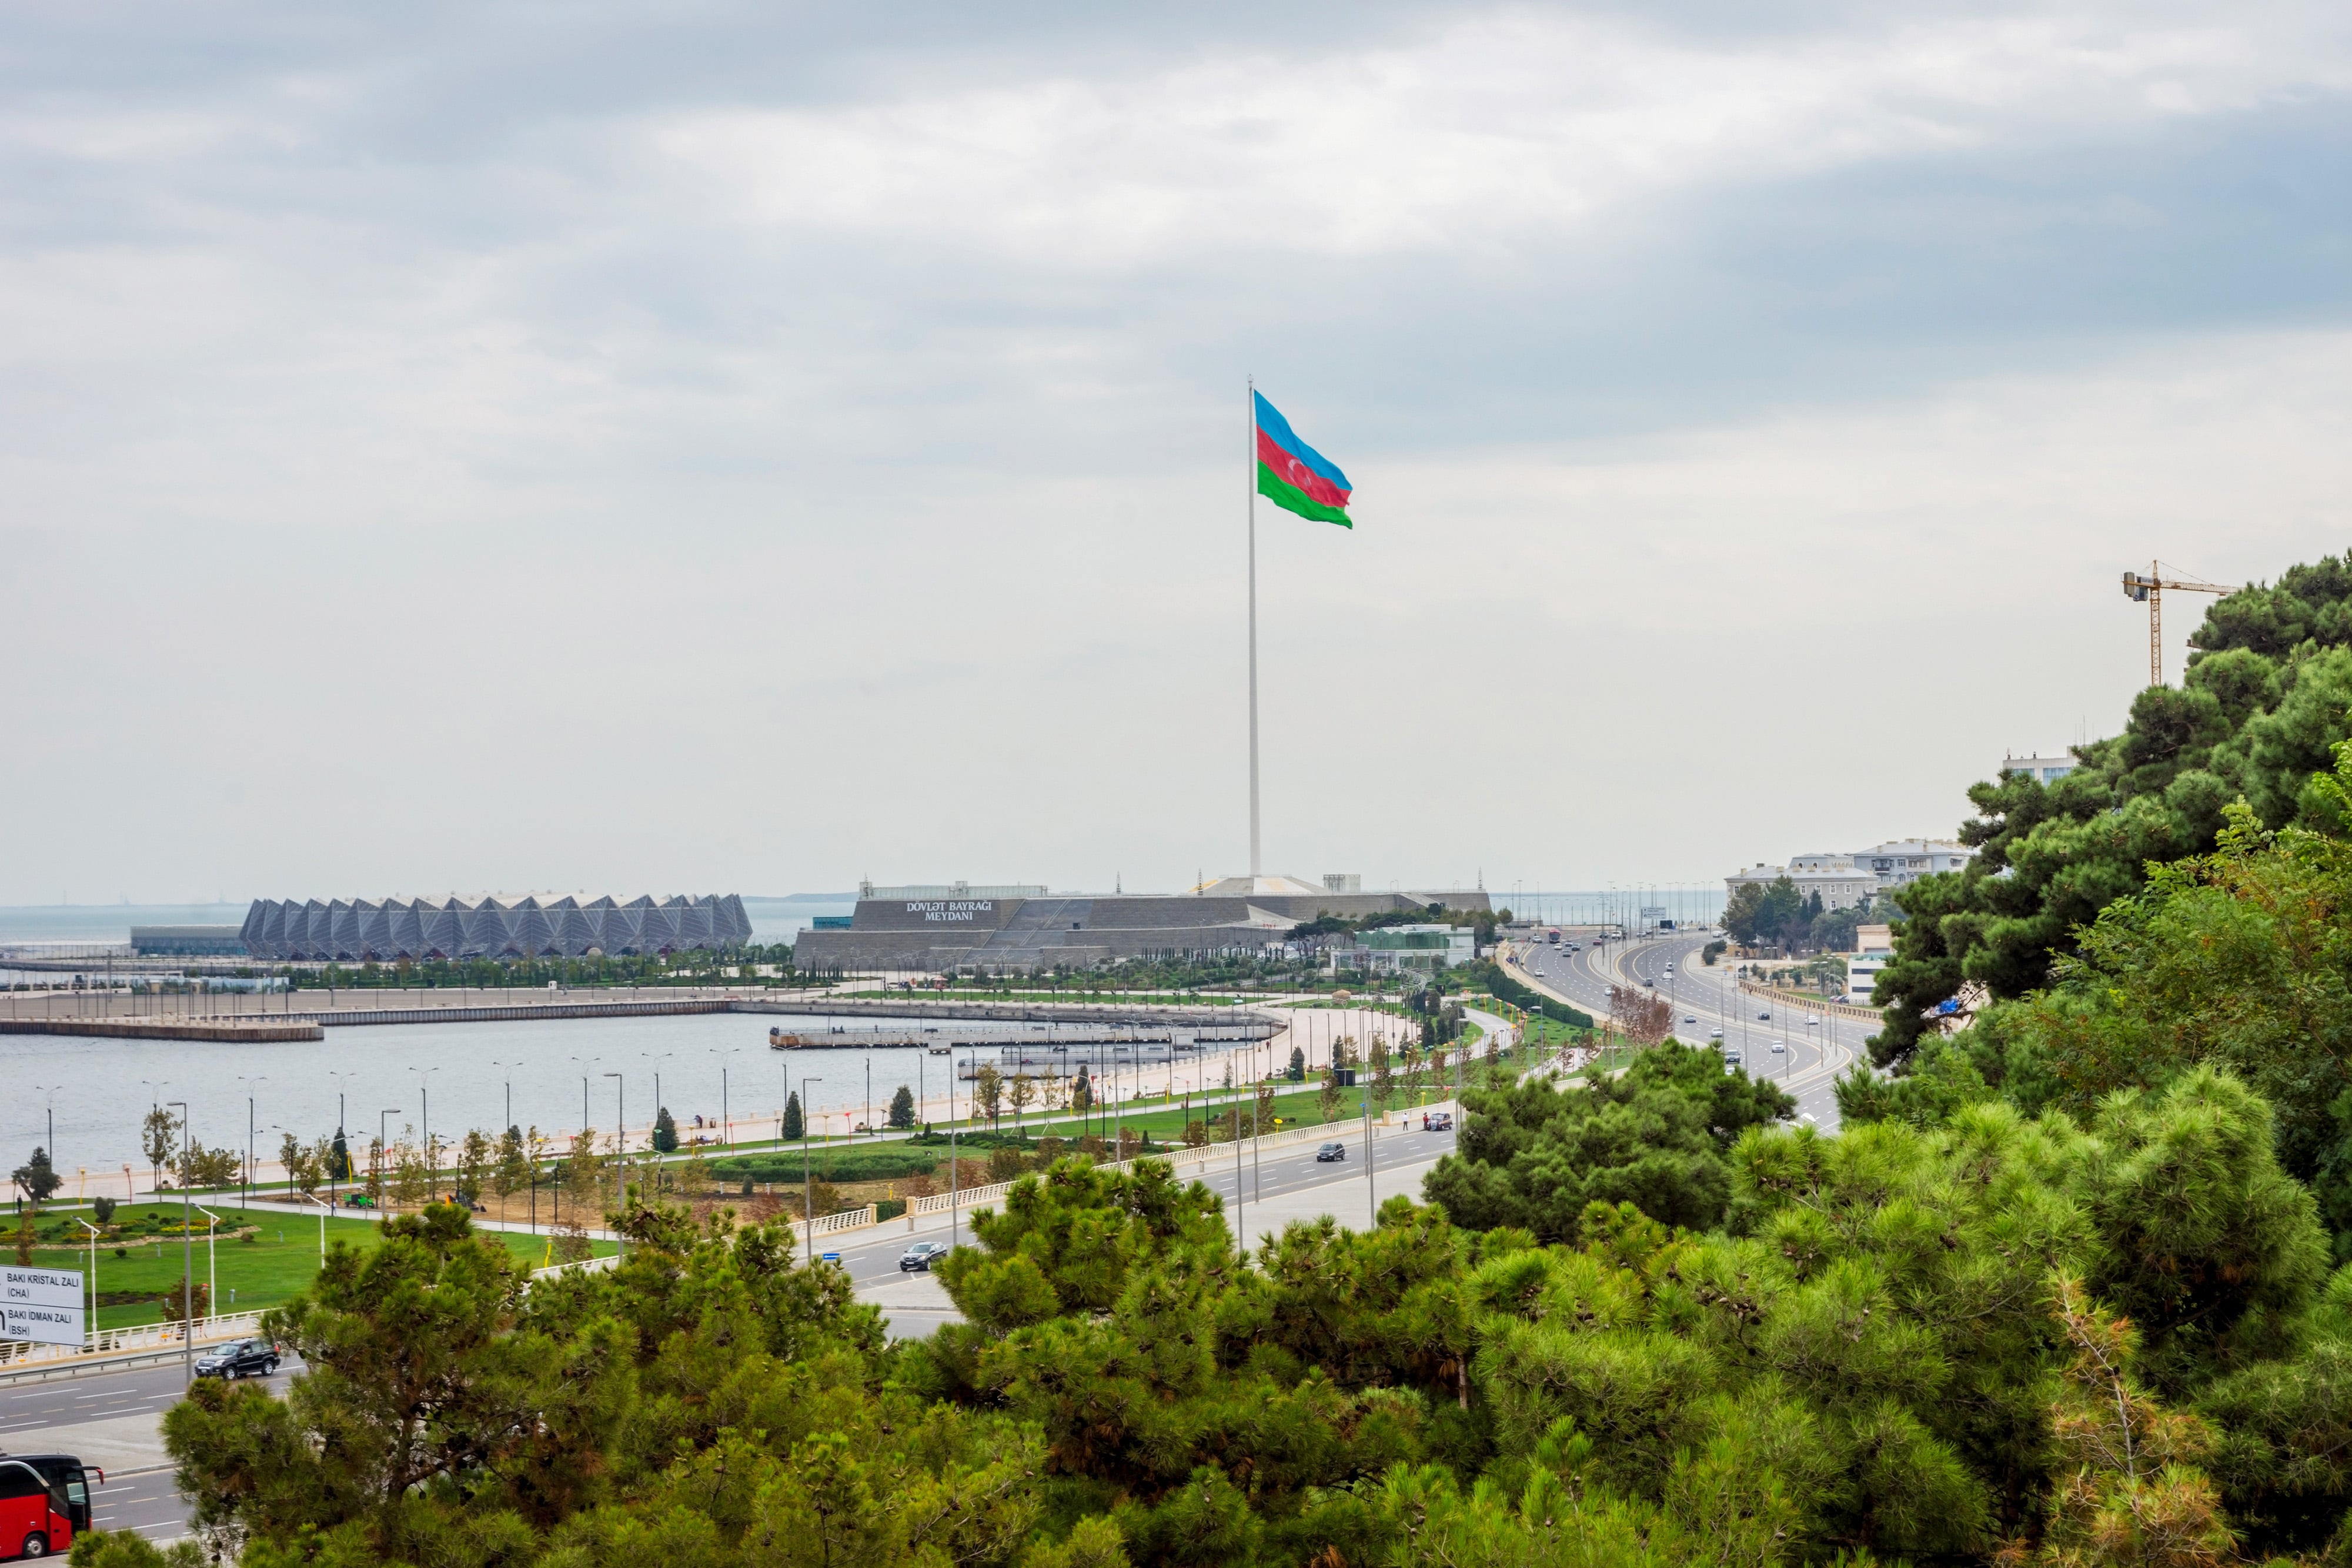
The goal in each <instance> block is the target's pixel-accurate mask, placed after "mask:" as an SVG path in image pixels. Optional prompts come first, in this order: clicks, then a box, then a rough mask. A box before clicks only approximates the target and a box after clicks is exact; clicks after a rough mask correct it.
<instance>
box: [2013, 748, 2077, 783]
mask: <svg viewBox="0 0 2352 1568" xmlns="http://www.w3.org/2000/svg"><path fill="white" fill-rule="evenodd" d="M2081 766H2083V765H2082V764H2081V763H2079V762H2077V761H2075V760H2074V758H2073V757H2072V756H2071V755H2068V756H2063V757H2044V756H2042V755H2041V754H2040V753H2039V752H2036V753H2035V754H2034V755H2032V756H2031V757H2011V756H2010V755H2009V754H2008V753H2007V752H2003V753H2002V754H2001V758H2000V767H1998V768H1994V769H1993V770H1992V771H1993V777H1994V778H1996V779H1998V778H2000V776H2001V775H2002V774H2004V773H2022V774H2024V775H2025V776H2026V777H2027V778H2029V779H2033V780H2035V781H2036V782H2037V783H2042V784H2055V783H2056V782H2058V780H2059V779H2063V778H2065V777H2066V775H2068V774H2069V773H2072V772H2074V769H2076V768H2080V767H2081Z"/></svg>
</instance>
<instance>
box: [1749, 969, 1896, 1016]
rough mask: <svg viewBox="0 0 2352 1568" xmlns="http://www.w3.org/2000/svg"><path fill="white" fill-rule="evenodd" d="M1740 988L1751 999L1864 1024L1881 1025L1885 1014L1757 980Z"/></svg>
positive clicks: (1879, 1010) (1850, 1003)
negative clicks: (1854, 1020) (1807, 1009)
mask: <svg viewBox="0 0 2352 1568" xmlns="http://www.w3.org/2000/svg"><path fill="white" fill-rule="evenodd" d="M1739 988H1740V989H1741V990H1743V991H1746V992H1747V993H1748V995H1749V996H1751V997H1769V998H1771V999H1773V1000H1774V1001H1780V1002H1786V1003H1788V1004H1789V1005H1790V1007H1792V1008H1809V1009H1811V1010H1813V1011H1814V1012H1822V1013H1829V1014H1832V1015H1833V1016H1835V1017H1837V1018H1842V1019H1859V1020H1860V1021H1862V1022H1864V1023H1880V1022H1884V1021H1885V1017H1886V1015H1885V1012H1884V1011H1883V1010H1882V1009H1878V1008H1858V1007H1856V1006H1854V1005H1853V1003H1852V1002H1833V1001H1831V1000H1830V999H1829V998H1826V997H1814V996H1808V995H1806V994H1805V993H1804V992H1803V991H1791V990H1785V989H1783V988H1780V987H1779V986H1767V985H1764V984H1761V983H1760V982H1759V981H1755V980H1742V981H1740V982H1739Z"/></svg>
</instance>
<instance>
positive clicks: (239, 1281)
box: [33, 1203, 612, 1329]
mask: <svg viewBox="0 0 2352 1568" xmlns="http://www.w3.org/2000/svg"><path fill="white" fill-rule="evenodd" d="M206 1207H210V1208H211V1209H212V1210H213V1212H214V1213H215V1214H217V1215H219V1216H220V1217H221V1221H222V1225H221V1229H222V1232H223V1234H222V1235H220V1236H219V1237H217V1238H216V1239H214V1240H213V1241H212V1242H211V1243H210V1246H211V1249H212V1251H211V1257H210V1263H209V1267H213V1268H217V1270H219V1273H218V1278H219V1281H220V1304H219V1309H218V1310H219V1311H221V1312H244V1311H247V1310H248V1309H250V1308H255V1307H269V1306H276V1305H277V1304H278V1302H280V1301H285V1300H287V1299H288V1298H289V1297H291V1296H294V1295H296V1294H298V1293H299V1292H300V1291H302V1290H304V1289H305V1288H306V1287H308V1286H309V1284H310V1281H311V1278H312V1277H313V1276H314V1275H316V1274H317V1273H318V1271H319V1220H318V1216H317V1214H316V1213H315V1211H314V1212H312V1213H310V1214H292V1213H286V1212H282V1211H277V1210H271V1209H260V1208H256V1209H240V1208H233V1207H232V1208H223V1207H220V1206H218V1205H216V1204H214V1205H207V1206H206ZM57 1212H58V1210H56V1209H55V1208H50V1209H45V1210H44V1211H43V1214H44V1216H45V1217H47V1216H49V1215H54V1214H56V1213H57ZM81 1212H82V1213H84V1214H87V1213H88V1212H89V1211H88V1210H87V1209H84V1210H82V1211H81ZM114 1218H115V1221H116V1223H118V1224H122V1223H126V1222H129V1223H134V1224H135V1223H136V1222H138V1221H141V1220H144V1219H149V1218H153V1219H158V1220H161V1221H163V1222H164V1223H166V1224H169V1225H173V1226H176V1225H177V1224H178V1223H179V1220H180V1206H179V1205H178V1204H176V1203H163V1204H150V1203H142V1204H135V1205H134V1204H124V1205H122V1206H121V1207H118V1208H117V1209H116V1210H115V1211H114ZM196 1226H197V1234H196V1237H195V1277H196V1281H197V1283H199V1284H204V1283H205V1282H206V1281H207V1280H208V1279H209V1278H210V1276H209V1275H208V1273H207V1268H208V1262H207V1257H206V1252H205V1248H206V1241H205V1236H204V1234H203V1227H204V1218H203V1217H202V1216H201V1215H199V1216H198V1217H197V1219H196ZM248 1227H249V1228H251V1229H252V1231H253V1232H254V1239H251V1240H247V1239H245V1237H244V1236H241V1235H238V1234H236V1232H237V1231H239V1230H242V1229H245V1228H248ZM489 1234H491V1235H492V1236H494V1237H495V1238H496V1239H498V1240H500V1241H503V1242H504V1243H505V1244H506V1246H507V1248H508V1249H509V1251H511V1252H512V1253H513V1254H514V1255H515V1257H516V1258H517V1260H520V1261H522V1262H524V1263H527V1264H529V1265H530V1266H531V1267H532V1268H538V1267H540V1266H541V1264H542V1263H544V1262H546V1261H548V1259H547V1256H546V1254H547V1238H546V1237H544V1236H529V1235H516V1234H513V1233H512V1232H490V1233H489ZM327 1239H328V1241H329V1242H330V1243H333V1242H337V1241H340V1242H341V1243H343V1244H344V1245H345V1246H347V1247H357V1248H362V1249H366V1248H372V1247H375V1246H377V1245H379V1244H381V1242H382V1240H383V1237H382V1235H381V1233H380V1232H378V1230H377V1229H376V1227H375V1222H374V1221H373V1220H372V1219H346V1218H340V1217H339V1218H330V1219H329V1220H328V1221H327ZM181 1248H182V1243H181V1240H180V1239H179V1238H178V1237H177V1236H172V1237H168V1238H163V1239H156V1238H153V1237H142V1238H137V1239H127V1240H126V1241H125V1243H124V1246H123V1250H124V1251H125V1252H126V1253H127V1254H128V1256H126V1257H121V1258H117V1257H116V1256H115V1255H114V1248H113V1247H112V1246H110V1245H109V1244H107V1243H106V1242H104V1241H101V1242H100V1244H99V1249H98V1289H99V1294H100V1296H113V1295H115V1294H117V1293H118V1292H123V1293H137V1294H146V1295H152V1296H154V1297H156V1298H158V1299H157V1300H153V1301H131V1302H119V1303H117V1304H115V1305H111V1306H109V1305H100V1308H99V1321H98V1326H99V1327H100V1328H110V1329H112V1328H131V1327H135V1326H136V1325H138V1324H140V1323H152V1322H160V1321H161V1320H162V1318H163V1301H161V1299H160V1298H161V1297H162V1295H163V1292H164V1291H168V1290H170V1289H172V1288H173V1286H175V1285H177V1284H178V1283H179V1281H180V1264H181V1260H182V1250H181ZM596 1250H597V1251H598V1252H600V1253H602V1252H609V1251H611V1250H612V1244H611V1243H610V1242H599V1243H597V1244H596ZM33 1259H34V1261H35V1262H36V1263H37V1264H39V1265H41V1266H44V1267H47V1268H54V1269H77V1270H83V1271H84V1272H85V1273H87V1271H88V1270H89V1261H90V1260H89V1248H88V1247H74V1248H67V1247H37V1248H35V1249H34V1251H33ZM86 1282H87V1281H85V1283H86ZM231 1291H235V1292H236V1294H235V1297H234V1299H232V1297H231V1295H230V1292H231Z"/></svg>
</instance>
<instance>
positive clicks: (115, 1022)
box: [0, 1019, 327, 1045]
mask: <svg viewBox="0 0 2352 1568" xmlns="http://www.w3.org/2000/svg"><path fill="white" fill-rule="evenodd" d="M0 1034H71V1035H86V1036H95V1037H97V1038H98V1039H100V1040H212V1041H214V1042H215V1043H217V1044H225V1045H274V1044H281V1043H286V1042H289V1041H299V1040H324V1039H326V1038H327V1031H326V1030H324V1029H322V1028H320V1026H319V1025H318V1024H317V1023H316V1022H315V1021H312V1020H310V1019H279V1020H277V1021H275V1022H270V1023H257V1022H255V1021H252V1020H250V1019H245V1020H237V1021H232V1020H230V1019H164V1020H161V1021H153V1020H142V1019H0Z"/></svg>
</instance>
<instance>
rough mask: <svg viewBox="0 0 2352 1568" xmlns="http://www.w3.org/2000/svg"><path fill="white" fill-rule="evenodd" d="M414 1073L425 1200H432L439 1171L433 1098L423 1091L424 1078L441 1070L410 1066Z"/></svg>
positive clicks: (437, 1182) (428, 1201) (437, 1183)
mask: <svg viewBox="0 0 2352 1568" xmlns="http://www.w3.org/2000/svg"><path fill="white" fill-rule="evenodd" d="M408 1071H411V1072H414V1073H415V1074H416V1098H417V1101H418V1103H419V1105H420V1107H421V1108H420V1110H419V1111H418V1113H417V1114H418V1119H419V1120H421V1121H422V1122H423V1123H424V1124H425V1202H426V1203H431V1202H432V1201H433V1189H434V1187H435V1186H437V1185H439V1181H438V1178H439V1176H440V1171H439V1169H438V1167H437V1166H436V1162H435V1160H434V1158H433V1099H432V1096H431V1095H430V1094H428V1093H427V1092H425V1079H426V1078H427V1077H428V1076H429V1075H431V1074H433V1073H436V1072H438V1071H441V1070H440V1069H439V1068H437V1067H412V1068H410V1069H409V1070H408Z"/></svg>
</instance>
